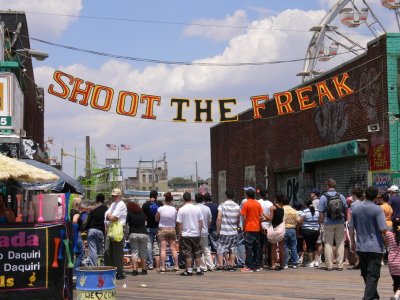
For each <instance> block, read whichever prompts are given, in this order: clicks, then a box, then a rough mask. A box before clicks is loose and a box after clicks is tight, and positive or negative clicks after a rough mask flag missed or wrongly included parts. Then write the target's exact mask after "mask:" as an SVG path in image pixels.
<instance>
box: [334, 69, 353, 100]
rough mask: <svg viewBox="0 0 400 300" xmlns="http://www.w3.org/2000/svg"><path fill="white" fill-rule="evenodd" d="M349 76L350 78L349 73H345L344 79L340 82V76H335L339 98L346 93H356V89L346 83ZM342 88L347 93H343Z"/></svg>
mask: <svg viewBox="0 0 400 300" xmlns="http://www.w3.org/2000/svg"><path fill="white" fill-rule="evenodd" d="M347 78H349V74H347V73H343V77H342V81H340V82H339V76H335V77H333V84H334V85H335V88H336V91H337V93H338V95H339V98H343V97H344V96H346V95H351V94H353V93H354V91H353V90H352V89H351V88H349V87H348V86H347V85H346V83H345V81H346V79H347ZM342 90H344V91H345V93H343V92H342Z"/></svg>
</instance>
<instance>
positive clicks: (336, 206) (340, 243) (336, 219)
mask: <svg viewBox="0 0 400 300" xmlns="http://www.w3.org/2000/svg"><path fill="white" fill-rule="evenodd" d="M326 188H327V190H326V192H325V193H323V194H322V195H321V197H320V199H319V204H318V211H319V223H320V225H323V226H324V234H325V265H326V270H327V271H332V267H333V243H334V242H336V254H337V255H336V257H337V266H338V267H337V270H338V271H343V260H344V222H345V216H346V210H347V203H346V198H345V197H344V196H343V195H342V194H340V193H338V192H337V191H336V181H335V180H334V179H328V181H327V182H326Z"/></svg>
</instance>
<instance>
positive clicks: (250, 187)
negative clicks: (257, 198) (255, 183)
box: [244, 186, 256, 192]
mask: <svg viewBox="0 0 400 300" xmlns="http://www.w3.org/2000/svg"><path fill="white" fill-rule="evenodd" d="M244 190H245V191H254V192H255V191H256V190H255V188H253V187H252V186H245V187H244Z"/></svg>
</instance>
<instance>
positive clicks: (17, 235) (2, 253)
mask: <svg viewBox="0 0 400 300" xmlns="http://www.w3.org/2000/svg"><path fill="white" fill-rule="evenodd" d="M66 232H68V235H67V236H66V235H65V233H66ZM70 232H71V229H70V228H69V227H68V226H66V224H56V223H43V224H40V225H39V224H33V223H26V224H22V223H19V224H7V225H2V227H1V228H0V299H7V300H14V299H15V300H21V299H24V297H26V299H30V300H39V299H40V300H41V299H54V300H58V299H60V300H62V299H72V269H70V268H68V260H67V257H68V255H67V252H66V249H65V246H64V247H62V248H61V247H59V246H60V240H61V238H63V239H64V241H66V244H68V245H69V246H71V244H70V242H69V239H68V236H70V235H69V233H70ZM63 245H64V243H63ZM69 274H71V276H69Z"/></svg>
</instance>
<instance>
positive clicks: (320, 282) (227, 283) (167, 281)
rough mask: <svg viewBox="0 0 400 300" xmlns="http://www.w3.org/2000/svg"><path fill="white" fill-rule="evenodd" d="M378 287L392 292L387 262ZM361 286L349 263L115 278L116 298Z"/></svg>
mask: <svg viewBox="0 0 400 300" xmlns="http://www.w3.org/2000/svg"><path fill="white" fill-rule="evenodd" d="M127 271H128V270H127ZM124 284H126V288H124V287H123V285H124ZM378 288H379V294H380V296H381V299H389V298H390V296H392V278H391V277H390V275H389V271H388V268H387V266H384V267H382V272H381V279H380V281H379V287H378ZM363 290H364V283H363V280H362V277H361V276H360V271H359V270H351V269H350V267H345V270H344V271H343V272H339V271H336V270H333V271H332V272H327V271H325V270H322V269H316V268H315V269H309V268H306V267H300V268H298V269H287V270H284V271H280V272H273V271H261V272H256V273H241V272H240V271H236V272H207V273H205V275H204V276H196V275H194V276H193V277H182V276H179V275H177V274H176V273H172V272H167V273H166V274H160V273H158V272H157V271H155V270H153V271H149V272H148V275H147V276H142V275H139V276H136V277H134V276H132V275H131V274H130V273H128V275H127V278H126V279H124V280H118V281H117V299H118V300H121V299H155V300H158V299H160V300H161V299H163V300H164V299H168V300H173V299H217V300H220V299H277V300H281V299H361V298H362V295H363ZM74 294H75V296H76V291H75V292H74ZM74 299H76V297H74Z"/></svg>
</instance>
